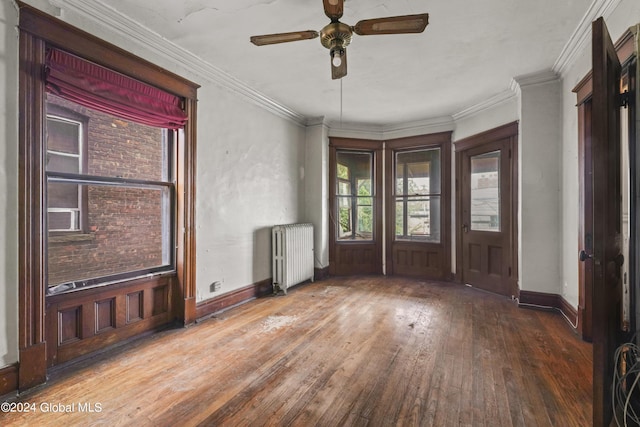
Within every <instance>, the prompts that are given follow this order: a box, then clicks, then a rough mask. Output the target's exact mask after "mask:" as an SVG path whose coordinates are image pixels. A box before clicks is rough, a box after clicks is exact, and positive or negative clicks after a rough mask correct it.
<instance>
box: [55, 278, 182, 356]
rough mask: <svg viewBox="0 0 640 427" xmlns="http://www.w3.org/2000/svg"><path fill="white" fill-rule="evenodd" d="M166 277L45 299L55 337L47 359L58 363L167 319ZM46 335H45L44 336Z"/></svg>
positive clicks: (168, 305) (105, 345)
mask: <svg viewBox="0 0 640 427" xmlns="http://www.w3.org/2000/svg"><path fill="white" fill-rule="evenodd" d="M170 284H171V278H170V277H155V278H150V279H149V278H145V279H141V280H135V281H131V282H128V283H121V284H118V285H115V286H105V287H101V288H91V289H86V290H83V291H78V292H73V293H69V294H61V295H54V296H50V297H48V298H47V316H48V319H50V321H55V322H56V323H57V324H56V325H51V327H52V328H54V327H55V330H57V331H58V337H57V340H56V341H54V342H53V344H49V343H48V345H49V348H48V349H47V363H48V365H49V366H54V365H56V364H59V363H63V362H67V361H70V360H73V359H74V358H76V357H80V356H85V355H87V354H89V353H92V352H94V351H97V350H100V349H103V348H106V347H108V346H111V345H114V344H117V343H119V342H122V341H125V340H128V339H130V338H132V337H134V336H136V335H139V334H142V333H144V332H148V331H151V330H154V329H157V328H159V327H161V326H163V325H166V324H168V323H170V322H172V321H173V319H174V317H173V316H172V314H171V310H170V308H171V304H170V302H169V298H170V294H171V292H170ZM49 338H51V337H49Z"/></svg>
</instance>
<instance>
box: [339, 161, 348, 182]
mask: <svg viewBox="0 0 640 427" xmlns="http://www.w3.org/2000/svg"><path fill="white" fill-rule="evenodd" d="M338 178H339V179H349V168H348V167H347V166H346V165H340V164H339V165H338Z"/></svg>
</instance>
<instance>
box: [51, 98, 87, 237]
mask: <svg viewBox="0 0 640 427" xmlns="http://www.w3.org/2000/svg"><path fill="white" fill-rule="evenodd" d="M80 117H82V118H81V119H79V118H80ZM46 129H47V158H46V169H47V171H52V172H71V173H76V174H81V173H82V172H83V170H84V165H83V160H84V157H85V154H84V152H83V151H84V147H85V141H84V139H85V132H84V131H85V129H86V117H84V116H79V115H77V114H74V113H73V112H71V111H64V110H62V109H60V108H57V106H56V105H47V126H46ZM47 195H48V205H47V214H48V222H49V231H50V232H70V231H76V232H77V231H83V230H84V227H85V225H86V194H83V192H82V191H81V187H80V186H61V185H59V184H53V183H52V184H51V185H49V188H48V191H47Z"/></svg>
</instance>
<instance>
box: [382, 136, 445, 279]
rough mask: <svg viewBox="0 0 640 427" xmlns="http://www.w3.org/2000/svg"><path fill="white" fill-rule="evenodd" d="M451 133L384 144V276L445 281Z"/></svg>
mask: <svg viewBox="0 0 640 427" xmlns="http://www.w3.org/2000/svg"><path fill="white" fill-rule="evenodd" d="M450 141H451V133H450V132H446V133H440V134H432V135H424V136H420V137H413V138H405V139H398V140H392V141H388V142H387V147H386V148H387V150H386V186H387V198H386V202H387V211H386V212H387V216H386V219H387V221H386V229H387V251H386V267H387V274H396V275H403V276H415V277H423V278H429V279H447V278H448V276H449V274H450V272H451V262H450V245H449V241H450V238H449V237H448V236H449V232H448V230H449V228H450V214H449V209H448V207H449V205H450V198H449V189H450V180H449V176H450V167H449V165H450V164H451V162H450Z"/></svg>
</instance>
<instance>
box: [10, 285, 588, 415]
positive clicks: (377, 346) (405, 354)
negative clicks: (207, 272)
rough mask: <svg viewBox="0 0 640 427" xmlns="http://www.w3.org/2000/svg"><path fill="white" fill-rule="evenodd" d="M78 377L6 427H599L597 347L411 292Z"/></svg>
mask: <svg viewBox="0 0 640 427" xmlns="http://www.w3.org/2000/svg"><path fill="white" fill-rule="evenodd" d="M74 370H75V372H74V373H64V374H59V375H58V378H55V379H54V380H52V381H50V383H49V384H47V385H46V386H44V387H42V388H40V389H39V390H35V391H33V392H30V393H26V394H23V395H22V396H20V397H19V399H18V401H19V402H24V403H26V404H28V405H30V409H32V410H34V411H32V412H28V413H21V414H16V413H13V414H6V413H5V414H0V425H3V426H6V425H29V426H35V425H37V426H44V425H65V426H72V425H93V426H95V425H108V426H117V425H132V426H134V425H136V426H140V425H153V426H176V425H180V426H183V425H210V426H245V425H246V426H261V425H273V426H289V425H292V426H311V425H317V426H344V425H347V426H350V425H358V426H360V425H362V426H364V425H372V426H390V425H400V426H411V425H423V426H438V427H440V426H459V425H460V426H491V427H495V426H527V427H531V426H559V427H570V426H580V427H583V426H589V425H591V346H590V345H589V344H586V343H583V342H581V341H580V340H579V339H578V338H577V337H576V336H574V335H573V334H572V332H571V330H570V328H569V327H568V325H567V324H566V322H565V320H564V319H563V318H562V317H561V316H560V315H559V314H555V313H549V312H541V311H533V310H528V309H523V308H518V307H517V306H516V304H515V303H513V302H511V301H510V300H508V299H506V298H503V297H499V296H496V295H492V294H488V293H485V292H482V291H479V290H475V289H472V288H468V287H464V286H460V285H454V284H443V283H425V282H420V281H414V280H410V279H395V278H378V277H376V278H371V277H364V278H349V279H328V280H325V281H322V282H316V283H313V284H307V285H302V286H298V287H296V288H293V289H291V290H290V291H289V294H288V295H286V296H279V297H267V298H263V299H259V300H256V301H252V302H250V303H247V304H244V305H242V306H239V307H236V308H234V309H232V310H229V311H226V312H224V313H222V314H220V315H218V316H216V317H214V318H211V319H209V320H206V321H204V322H202V323H200V324H198V325H196V326H193V327H190V328H187V329H179V330H169V331H165V332H161V333H158V334H156V335H153V336H151V337H148V338H144V339H141V340H138V341H136V342H134V343H132V344H130V345H128V346H127V347H126V348H121V349H118V350H115V351H112V352H110V353H107V354H106V355H102V356H99V357H96V358H94V359H93V360H91V361H87V362H82V363H80V364H78V365H76V366H75V367H74ZM56 409H57V410H65V411H66V412H65V413H60V412H52V411H55V410H56ZM89 409H93V410H94V411H95V412H88V410H89ZM47 410H48V411H49V412H45V411H47Z"/></svg>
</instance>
